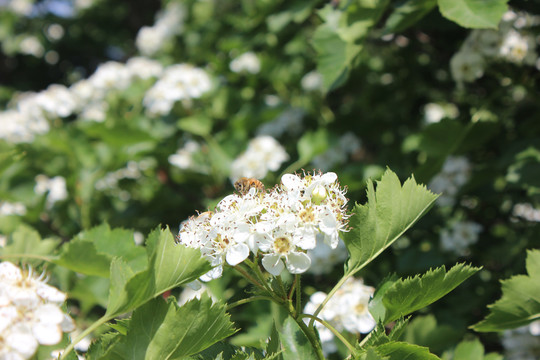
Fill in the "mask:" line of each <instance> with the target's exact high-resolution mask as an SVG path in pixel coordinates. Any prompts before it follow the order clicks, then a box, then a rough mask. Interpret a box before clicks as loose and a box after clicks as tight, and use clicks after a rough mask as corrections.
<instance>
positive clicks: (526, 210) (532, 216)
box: [512, 203, 540, 222]
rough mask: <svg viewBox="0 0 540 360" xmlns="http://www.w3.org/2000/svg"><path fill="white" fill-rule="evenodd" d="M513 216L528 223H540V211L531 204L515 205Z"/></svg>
mask: <svg viewBox="0 0 540 360" xmlns="http://www.w3.org/2000/svg"><path fill="white" fill-rule="evenodd" d="M512 214H513V215H514V216H515V217H520V218H522V219H525V220H527V221H534V222H540V209H535V208H534V207H533V206H532V205H531V204H527V203H524V204H516V205H514V208H513V210H512Z"/></svg>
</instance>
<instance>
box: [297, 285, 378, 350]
mask: <svg viewBox="0 0 540 360" xmlns="http://www.w3.org/2000/svg"><path fill="white" fill-rule="evenodd" d="M374 291H375V289H374V288H372V287H371V286H366V285H364V282H363V281H362V280H361V279H355V278H349V279H347V281H346V282H345V283H344V284H343V286H342V287H341V288H340V289H339V290H338V291H337V292H336V293H335V294H334V296H333V297H332V298H330V300H329V301H328V303H326V305H325V307H324V308H323V310H322V311H321V312H320V313H319V315H318V317H319V318H321V319H322V320H324V321H326V322H328V323H329V324H330V325H332V326H333V327H334V328H335V329H336V330H337V331H339V332H342V331H344V330H346V331H348V332H350V333H353V334H367V333H369V332H370V331H371V330H373V328H374V327H375V325H376V323H375V320H374V319H373V316H371V314H370V313H369V311H368V303H369V300H370V299H371V297H372V296H373V293H374ZM325 298H326V293H324V292H322V291H317V292H316V293H314V294H313V295H311V297H310V298H309V301H308V303H307V304H306V306H305V308H304V313H305V314H314V313H315V310H317V308H318V307H319V305H321V304H322V302H323V301H324V299H325ZM315 327H316V328H317V330H318V332H319V336H320V338H321V343H322V348H323V351H324V352H325V353H326V354H330V353H333V352H336V351H337V346H336V344H335V342H334V334H333V333H332V332H331V331H330V330H329V329H328V328H326V327H325V326H324V325H322V324H321V323H319V322H317V321H316V322H315Z"/></svg>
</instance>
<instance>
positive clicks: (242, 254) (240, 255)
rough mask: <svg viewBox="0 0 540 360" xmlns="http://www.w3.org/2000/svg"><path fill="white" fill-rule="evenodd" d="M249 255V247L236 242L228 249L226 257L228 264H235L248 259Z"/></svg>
mask: <svg viewBox="0 0 540 360" xmlns="http://www.w3.org/2000/svg"><path fill="white" fill-rule="evenodd" d="M248 256H249V247H248V246H247V245H246V244H236V245H233V246H231V247H230V248H229V249H228V251H227V255H226V256H225V259H226V260H227V264H229V265H232V266H235V265H238V264H240V263H241V262H242V261H244V260H246V258H247V257H248Z"/></svg>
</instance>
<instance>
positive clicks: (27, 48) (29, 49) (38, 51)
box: [19, 36, 45, 58]
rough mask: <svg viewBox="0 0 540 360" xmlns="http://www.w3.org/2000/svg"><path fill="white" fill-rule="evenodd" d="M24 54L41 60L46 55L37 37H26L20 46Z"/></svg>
mask: <svg viewBox="0 0 540 360" xmlns="http://www.w3.org/2000/svg"><path fill="white" fill-rule="evenodd" d="M19 49H20V52H21V53H22V54H27V55H32V56H35V57H37V58H40V57H42V56H43V54H44V53H45V48H44V47H43V45H42V44H41V42H40V41H39V40H38V38H37V37H35V36H24V37H23V38H22V40H21V42H20V44H19Z"/></svg>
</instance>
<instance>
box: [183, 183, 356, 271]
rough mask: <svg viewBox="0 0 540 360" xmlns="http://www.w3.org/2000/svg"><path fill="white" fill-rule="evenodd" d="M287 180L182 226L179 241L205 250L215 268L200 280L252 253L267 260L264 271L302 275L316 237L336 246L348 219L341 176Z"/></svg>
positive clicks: (234, 198)
mask: <svg viewBox="0 0 540 360" xmlns="http://www.w3.org/2000/svg"><path fill="white" fill-rule="evenodd" d="M282 182H283V184H282V185H281V186H277V187H275V188H273V189H272V190H271V191H261V190H257V189H255V188H251V189H249V190H248V191H247V192H246V193H242V194H233V195H229V196H227V197H225V198H224V199H223V200H221V201H220V202H219V204H218V205H217V207H216V210H215V211H213V212H212V211H207V212H204V213H202V214H200V215H199V216H197V217H192V218H190V219H189V220H187V221H186V222H184V223H183V224H182V226H181V228H180V232H179V234H178V240H179V242H180V243H182V244H184V245H186V246H189V247H193V248H198V249H200V250H201V253H202V254H203V256H205V257H206V258H207V259H208V260H209V261H210V263H211V264H213V265H214V266H215V268H214V269H213V270H212V271H211V272H210V273H208V274H206V275H205V276H204V277H202V278H201V280H203V281H207V280H210V279H212V278H216V277H219V276H221V272H222V265H223V264H225V263H226V264H229V265H231V266H235V265H237V264H239V263H241V262H243V261H244V260H246V259H247V258H248V256H249V255H250V254H253V256H262V261H261V263H262V265H263V267H264V268H265V269H266V271H268V272H269V273H270V274H272V275H275V276H278V275H279V274H281V272H282V271H283V270H284V269H285V268H286V269H287V270H288V271H289V272H290V273H292V274H300V273H303V272H305V271H307V270H308V269H309V267H310V265H311V258H310V256H309V255H308V254H307V253H306V252H307V251H308V250H311V249H314V248H315V247H316V244H317V237H320V238H321V239H322V240H324V241H325V242H326V243H328V244H329V246H330V248H332V249H335V248H336V247H337V245H338V241H339V232H341V231H346V226H347V219H348V215H347V214H346V213H345V212H346V208H345V206H346V202H347V199H346V198H345V196H344V193H345V191H344V190H342V189H340V188H339V183H338V182H337V175H336V174H334V173H327V174H321V173H315V174H313V175H311V174H309V175H306V176H305V177H300V176H298V175H285V176H283V178H282Z"/></svg>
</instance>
